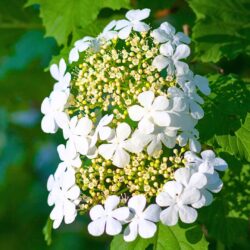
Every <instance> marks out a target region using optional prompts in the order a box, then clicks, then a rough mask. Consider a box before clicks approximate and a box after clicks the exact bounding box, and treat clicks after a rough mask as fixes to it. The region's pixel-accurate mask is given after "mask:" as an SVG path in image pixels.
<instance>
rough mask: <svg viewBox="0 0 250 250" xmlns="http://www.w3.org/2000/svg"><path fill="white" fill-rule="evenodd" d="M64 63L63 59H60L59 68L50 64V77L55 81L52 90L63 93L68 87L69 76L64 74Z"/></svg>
mask: <svg viewBox="0 0 250 250" xmlns="http://www.w3.org/2000/svg"><path fill="white" fill-rule="evenodd" d="M66 68H67V66H66V63H65V61H64V59H61V60H60V62H59V66H57V65H56V64H52V65H51V67H50V74H51V75H52V77H53V78H54V79H55V80H57V82H56V83H55V84H54V90H59V91H65V90H67V88H68V87H69V85H70V80H71V75H70V73H69V72H68V73H66Z"/></svg>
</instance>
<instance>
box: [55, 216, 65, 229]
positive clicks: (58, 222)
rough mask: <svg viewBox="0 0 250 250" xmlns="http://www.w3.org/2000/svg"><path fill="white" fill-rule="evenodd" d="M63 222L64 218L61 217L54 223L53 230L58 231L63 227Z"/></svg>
mask: <svg viewBox="0 0 250 250" xmlns="http://www.w3.org/2000/svg"><path fill="white" fill-rule="evenodd" d="M62 220H63V216H61V217H60V218H57V219H55V220H54V222H53V228H54V229H57V228H58V227H59V226H60V225H61V223H62Z"/></svg>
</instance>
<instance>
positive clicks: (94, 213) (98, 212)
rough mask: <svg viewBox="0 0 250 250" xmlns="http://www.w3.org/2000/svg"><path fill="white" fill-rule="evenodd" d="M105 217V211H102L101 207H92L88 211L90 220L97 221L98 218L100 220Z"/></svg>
mask: <svg viewBox="0 0 250 250" xmlns="http://www.w3.org/2000/svg"><path fill="white" fill-rule="evenodd" d="M104 215H105V211H104V209H103V206H101V205H96V206H94V207H92V208H91V209H90V211H89V216H90V218H91V219H92V220H97V219H98V218H101V217H103V216H104Z"/></svg>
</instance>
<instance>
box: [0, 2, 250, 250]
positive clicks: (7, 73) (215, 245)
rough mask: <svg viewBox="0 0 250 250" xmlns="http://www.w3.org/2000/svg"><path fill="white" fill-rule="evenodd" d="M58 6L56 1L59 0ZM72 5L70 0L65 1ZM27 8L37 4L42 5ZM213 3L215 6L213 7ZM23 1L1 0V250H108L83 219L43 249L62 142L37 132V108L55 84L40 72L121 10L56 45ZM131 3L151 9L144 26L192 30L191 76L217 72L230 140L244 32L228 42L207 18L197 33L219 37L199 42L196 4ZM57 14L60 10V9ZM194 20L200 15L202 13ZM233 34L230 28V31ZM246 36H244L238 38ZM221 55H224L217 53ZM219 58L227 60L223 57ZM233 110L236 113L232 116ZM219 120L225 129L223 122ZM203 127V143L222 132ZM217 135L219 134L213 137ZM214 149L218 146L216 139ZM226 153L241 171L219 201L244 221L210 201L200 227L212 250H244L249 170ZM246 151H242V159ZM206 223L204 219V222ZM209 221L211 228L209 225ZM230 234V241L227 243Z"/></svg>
mask: <svg viewBox="0 0 250 250" xmlns="http://www.w3.org/2000/svg"><path fill="white" fill-rule="evenodd" d="M57 1H58V2H60V1H61V0H57ZM57 1H55V2H57ZM63 1H64V0H63ZM71 1H73V0H69V1H68V2H71ZM85 1H86V0H85ZM30 2H31V3H43V2H46V1H42V0H38V1H30ZM47 2H48V0H47ZM52 2H54V1H52ZM89 2H91V1H89ZM93 2H95V0H93ZM124 2H126V1H124ZM127 2H128V1H127ZM190 2H193V4H194V5H195V4H197V1H190ZM198 2H199V1H198ZM201 2H203V3H205V4H204V5H201V13H203V15H207V12H206V8H207V10H208V11H211V9H209V8H210V7H211V6H206V3H208V2H210V1H207V0H206V1H201ZM212 2H214V3H216V1H212ZM219 2H220V4H218V5H222V6H224V7H225V6H226V7H227V10H228V8H229V12H230V11H231V12H233V11H235V10H236V9H235V7H237V5H235V4H238V3H237V1H231V0H230V1H228V0H224V1H223V0H221V1H219ZM240 2H242V4H243V5H244V6H245V7H244V10H243V12H242V15H241V13H236V14H235V16H236V15H237V16H238V15H239V16H240V17H239V18H241V19H243V21H242V22H243V23H247V22H248V21H249V22H248V25H249V23H250V18H249V16H250V14H249V9H250V2H249V1H240ZM25 3H26V1H25V0H0V32H1V33H0V249H3V250H12V249H18V250H19V249H20V250H21V249H25V250H34V249H36V250H39V249H53V250H62V249H74V250H78V249H79V250H80V249H90V250H92V249H93V250H95V249H109V242H110V240H111V238H106V237H103V238H93V237H91V236H89V235H88V233H87V231H86V227H87V223H88V219H87V217H86V218H85V217H84V216H83V217H81V218H78V219H77V221H76V223H74V224H72V225H67V226H62V227H61V228H60V229H59V230H56V231H55V232H53V233H52V244H51V246H47V245H46V242H45V240H44V236H43V234H42V228H43V227H44V225H45V223H46V221H47V218H48V215H49V212H50V208H49V207H48V206H47V203H46V200H47V190H46V181H47V178H48V176H49V175H50V174H51V173H53V172H54V170H55V169H56V167H57V164H58V162H59V158H58V156H57V152H56V146H57V145H58V144H59V142H60V141H61V140H62V136H61V135H60V134H56V135H46V134H44V133H43V132H42V131H41V129H40V120H41V114H40V105H41V102H42V100H43V99H44V98H45V97H46V96H48V95H49V93H50V91H51V89H52V86H53V80H52V78H51V77H50V75H49V73H48V71H44V69H46V68H47V67H48V66H49V64H50V61H51V60H52V58H53V61H55V62H56V61H58V58H59V57H58V56H56V55H58V54H59V53H60V51H61V49H62V51H61V55H62V56H64V55H65V54H66V53H67V51H68V46H69V45H70V44H72V43H73V41H74V40H76V39H77V36H78V35H79V36H80V35H82V36H83V35H85V34H87V33H89V34H90V35H93V34H95V35H97V34H98V33H97V31H100V29H101V28H102V27H103V24H104V22H101V21H100V20H109V19H110V18H113V16H119V17H120V16H121V15H124V13H126V8H122V9H120V10H116V11H113V10H111V8H103V9H101V11H100V12H99V14H98V18H97V19H95V20H94V21H93V25H91V26H88V27H87V26H86V27H85V28H84V27H81V28H80V31H79V32H78V33H77V35H75V34H74V33H73V35H71V36H69V37H68V39H66V42H65V41H64V42H62V43H60V42H58V41H56V40H55V39H54V38H53V37H46V38H44V35H45V28H44V25H43V24H42V20H41V19H40V18H39V11H40V10H41V7H40V6H39V5H38V4H35V5H32V6H31V7H28V8H24V7H23V6H24V4H25ZM129 4H130V5H131V6H132V7H134V8H145V7H148V8H151V9H152V15H151V19H150V20H149V21H150V22H151V24H152V25H153V26H155V25H158V24H160V23H161V22H163V21H165V20H167V21H169V22H170V23H171V24H173V25H174V26H175V27H176V29H177V30H179V31H180V30H183V29H184V30H185V32H186V33H189V34H192V33H191V31H192V28H193V27H194V25H195V24H196V26H195V27H196V30H194V31H195V32H196V37H195V34H193V35H194V36H192V37H194V40H195V42H196V43H194V44H193V43H192V47H193V48H192V49H194V51H195V53H193V55H192V57H191V59H190V63H191V65H192V68H193V69H194V70H195V71H196V72H197V73H200V74H212V75H216V74H217V75H216V77H214V78H213V77H212V78H211V79H212V81H214V82H215V84H214V85H216V84H219V85H220V87H221V89H220V94H221V95H222V101H221V99H220V101H221V102H224V105H225V106H227V107H229V109H230V107H232V109H233V112H234V114H237V115H238V117H237V118H236V120H237V125H236V123H234V124H235V126H232V127H230V126H229V127H227V129H228V131H227V133H229V134H230V135H231V136H233V135H234V132H235V131H236V130H237V129H239V128H240V123H241V124H242V123H243V122H244V120H245V117H246V113H247V112H249V111H250V110H249V92H248V94H247V92H246V91H248V90H249V79H250V72H249V69H250V63H249V56H248V55H249V51H250V49H249V44H250V43H249V40H250V35H249V26H247V27H248V28H247V29H246V30H242V31H241V32H242V33H240V34H241V36H239V37H238V38H236V36H234V33H232V34H231V36H229V34H223V32H224V31H225V26H223V23H221V20H219V19H220V18H219V19H213V17H212V16H211V18H210V17H208V19H207V20H205V23H203V25H204V26H202V27H201V29H202V30H204V29H206V31H207V32H208V33H209V32H210V27H211V29H214V27H215V26H216V29H217V31H216V32H217V33H216V34H219V35H220V36H219V37H217V40H216V38H214V37H212V36H210V37H206V36H203V37H202V35H201V38H199V36H198V35H197V34H198V31H197V29H199V27H197V23H196V21H197V20H196V19H197V17H199V15H197V12H196V11H195V9H196V7H193V6H194V5H193V6H192V8H190V6H189V1H184V0H177V1H174V0H166V1H165V0H154V1H152V0H133V1H131V2H130V3H129ZM215 5H217V4H215ZM219 7H220V6H219ZM248 7H249V8H248ZM202 8H203V9H202ZM247 8H248V10H247ZM240 10H241V9H238V10H237V11H240ZM245 10H246V12H245ZM60 11H61V12H64V11H65V9H61V10H60ZM83 11H88V9H85V10H84V8H83ZM195 12H196V13H195ZM215 12H216V11H215ZM59 14H60V13H58V15H59ZM213 14H216V13H213ZM217 14H218V16H219V17H220V16H221V15H222V12H220V11H218V13H217ZM200 16H202V15H201V14H200ZM244 18H245V19H244ZM222 19H223V17H222ZM226 19H227V18H226ZM236 19H237V18H235V19H233V20H231V21H232V25H234V24H238V23H237V20H236ZM211 20H212V22H211ZM213 20H214V22H213ZM61 25H62V24H61ZM198 25H202V23H201V24H199V23H198ZM206 25H207V26H206ZM209 25H210V26H209ZM45 26H46V25H45ZM62 26H63V25H62ZM239 26H240V25H239ZM75 28H79V27H75ZM237 28H238V27H235V29H237ZM72 29H73V27H72ZM232 32H234V31H232ZM50 33H51V31H50ZM244 34H246V37H247V38H245V37H244ZM221 39H222V40H223V42H225V44H223V47H222V49H221V47H219V49H218V44H220V43H221ZM237 39H238V40H237ZM240 39H242V40H240ZM227 41H233V45H232V47H230V46H231V44H230V43H229V45H228V43H227ZM197 43H199V44H200V47H195V44H197ZM58 44H60V46H59V45H58ZM62 44H63V45H62ZM202 46H203V47H202ZM204 48H205V49H204ZM219 52H220V53H222V55H221V54H220V55H219V54H218V53H219ZM216 53H217V54H216ZM223 53H225V54H226V55H225V56H223V55H224V54H223ZM53 56H55V57H53ZM210 58H212V59H210ZM229 73H234V74H235V75H234V76H225V78H220V76H218V74H225V75H227V74H229ZM236 74H237V76H236ZM218 79H219V80H218ZM224 79H226V80H224ZM220 81H221V82H220ZM229 81H230V82H231V83H232V84H233V85H230V86H229V89H228V85H226V87H225V88H224V87H223V84H225V82H226V84H227V83H228V82H229ZM243 81H245V83H243ZM237 84H238V85H237ZM239 86H240V87H239ZM237 88H238V89H239V88H242V89H244V91H245V92H244V91H243V94H241V93H240V94H239V96H236V95H235V92H234V89H236V90H237ZM236 92H237V91H236ZM225 93H227V94H225ZM224 94H225V95H224ZM234 95H235V99H232V98H231V97H232V96H234ZM229 100H230V102H229V104H227V103H226V102H227V101H229ZM220 101H219V102H220ZM242 102H243V103H242ZM217 103H218V102H217ZM217 103H216V105H217ZM218 105H220V104H218ZM228 105H229V106H228ZM241 105H242V106H241ZM235 107H236V108H235ZM241 107H242V108H241ZM237 109H239V110H240V111H239V112H238V111H237ZM207 110H208V111H209V110H210V113H209V112H208V115H207V116H206V117H205V118H204V122H203V124H204V123H206V122H207V123H209V122H211V121H213V122H215V123H216V121H217V119H215V118H214V117H213V115H212V116H211V113H212V112H214V109H213V108H212V110H211V106H208V107H207ZM230 112H231V111H230ZM212 114H213V113H212ZM221 122H222V124H223V123H224V122H225V123H226V122H227V121H225V120H224V121H221ZM238 122H239V124H238ZM206 126H207V125H206ZM206 126H203V125H202V124H201V125H200V130H201V134H202V135H203V139H202V140H203V141H206V140H207V139H208V138H212V136H214V134H216V133H217V132H218V131H220V128H221V126H220V124H218V127H220V128H218V129H217V128H215V129H214V130H215V131H213V129H212V130H209V131H210V132H209V133H207V130H208V129H207V127H206ZM209 126H210V125H209ZM223 126H224V125H223ZM223 128H224V127H223ZM216 129H217V130H216ZM211 133H212V134H211ZM213 133H214V134H213ZM217 134H221V133H220V132H218V133H217ZM222 134H223V133H222ZM248 135H249V134H248ZM217 143H218V144H220V143H219V142H218V141H217ZM220 146H221V144H220ZM221 147H222V146H221ZM230 152H231V151H230V150H224V151H223V152H222V153H223V154H224V156H225V158H226V159H227V160H229V161H230V162H232V163H233V165H234V167H235V168H236V167H239V169H237V170H235V169H234V168H233V170H232V171H231V172H230V173H229V174H228V175H227V176H226V177H225V178H227V179H230V178H234V182H233V184H232V183H231V182H230V184H228V186H227V185H226V191H225V192H224V193H223V194H222V195H224V196H226V197H227V202H228V201H229V203H230V206H231V207H235V206H237V205H238V206H239V208H238V214H243V215H242V216H239V215H237V216H235V217H234V214H233V213H231V212H230V213H229V212H228V211H226V210H227V209H228V207H227V208H225V210H223V209H224V207H223V208H222V205H221V203H220V200H219V201H215V203H214V204H213V206H211V208H210V210H209V208H207V209H205V212H203V216H202V211H201V218H200V223H201V224H202V226H203V229H204V230H203V231H204V232H205V233H206V236H207V238H208V239H209V241H210V245H209V248H210V249H235V250H237V249H250V248H248V247H249V234H248V232H249V222H248V218H247V217H248V216H249V214H248V212H249V199H248V198H249V164H248V163H247V164H248V165H246V163H245V162H244V165H246V166H247V167H245V168H244V169H243V163H242V162H240V160H239V158H233V156H232V155H233V154H232V153H234V151H232V152H231V154H230ZM248 152H249V151H246V154H248ZM245 158H248V157H245ZM229 165H230V164H229ZM242 169H243V170H244V171H243V170H242ZM241 170H242V171H243V172H242V171H241ZM237 178H238V179H237ZM235 187H236V189H235ZM237 188H238V189H237ZM226 192H227V193H226ZM238 193H240V195H241V197H242V198H240V201H239V199H238V198H237V199H236V198H235V197H236V195H237V194H238ZM228 194H229V195H228ZM228 197H229V198H228ZM228 199H229V200H228ZM230 199H231V200H230ZM221 210H223V211H221ZM209 211H211V212H209ZM220 213H222V215H221V214H220ZM229 214H230V216H231V215H232V214H233V215H232V218H233V219H230V220H225V221H226V222H224V221H223V216H224V217H225V218H228V215H229ZM204 215H205V216H204ZM78 217H80V216H78ZM204 217H206V218H205V219H204ZM230 218H231V217H230ZM220 219H221V220H222V225H221V224H219V225H217V224H216V222H217V220H220ZM209 222H210V224H209ZM206 223H207V224H206ZM211 223H214V224H213V225H211ZM210 230H211V231H210ZM210 232H211V233H210ZM231 235H233V238H232V237H231Z"/></svg>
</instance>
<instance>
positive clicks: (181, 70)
mask: <svg viewBox="0 0 250 250" xmlns="http://www.w3.org/2000/svg"><path fill="white" fill-rule="evenodd" d="M174 66H175V68H176V74H177V75H184V74H187V72H188V71H189V67H188V64H187V63H184V62H180V61H175V62H174ZM172 74H173V73H172Z"/></svg>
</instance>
